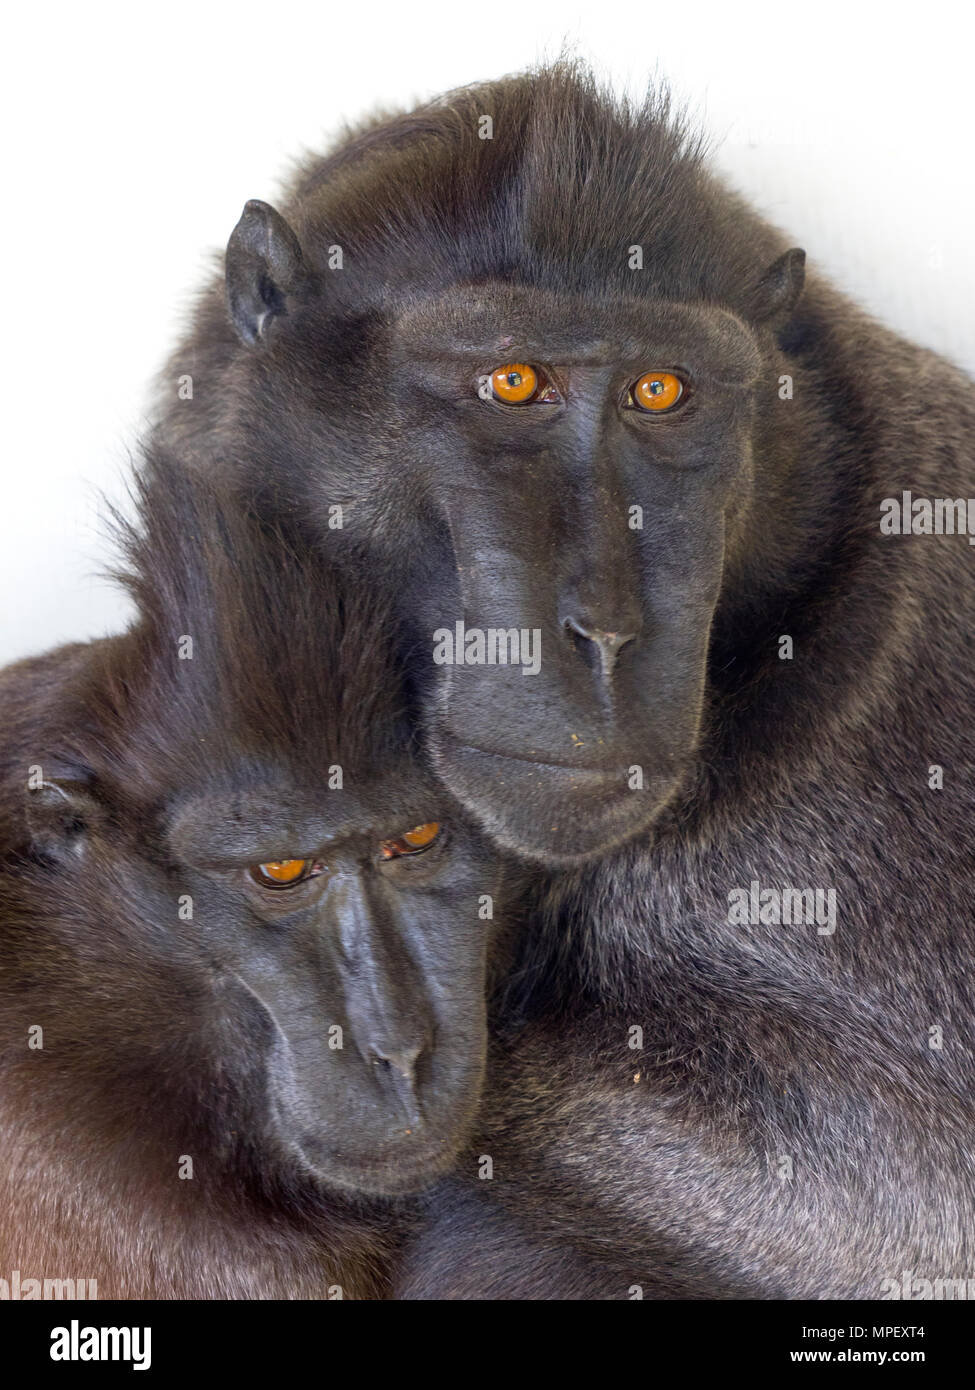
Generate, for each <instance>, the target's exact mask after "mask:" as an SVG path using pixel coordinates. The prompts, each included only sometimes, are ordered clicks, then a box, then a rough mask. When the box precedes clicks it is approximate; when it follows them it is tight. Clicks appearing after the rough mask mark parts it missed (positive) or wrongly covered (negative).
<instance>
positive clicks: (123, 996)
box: [0, 457, 504, 1298]
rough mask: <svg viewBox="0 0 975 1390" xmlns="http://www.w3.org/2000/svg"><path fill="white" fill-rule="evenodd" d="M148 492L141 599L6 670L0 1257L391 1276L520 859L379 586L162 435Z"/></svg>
mask: <svg viewBox="0 0 975 1390" xmlns="http://www.w3.org/2000/svg"><path fill="white" fill-rule="evenodd" d="M138 496H139V501H140V511H141V516H140V520H139V523H138V525H137V526H136V527H134V528H133V527H131V526H129V527H128V528H127V529H126V526H125V523H120V525H121V526H122V528H123V534H124V545H125V552H126V561H125V564H126V571H125V573H126V582H127V583H128V585H129V587H130V589H131V591H132V593H133V594H134V596H135V599H136V602H137V611H138V617H137V620H136V622H135V624H134V625H133V627H132V628H131V629H130V630H129V631H128V632H127V633H125V634H124V635H122V636H120V637H117V638H110V639H106V640H104V641H101V642H96V643H93V644H91V645H90V646H87V647H86V646H73V647H68V648H63V649H61V650H59V651H57V652H54V653H52V654H50V655H48V656H45V657H41V658H38V659H36V660H32V661H27V662H23V663H21V664H19V665H18V666H14V667H11V668H9V669H8V670H7V671H6V672H4V673H3V675H2V676H0V700H2V708H3V712H4V723H5V739H4V746H3V755H2V757H3V761H2V782H3V796H2V799H0V804H2V807H3V812H2V814H3V820H2V822H0V830H2V839H0V1040H2V1041H0V1067H2V1080H0V1268H2V1269H3V1270H4V1271H9V1270H13V1269H17V1270H20V1271H21V1274H22V1277H23V1278H28V1277H36V1278H42V1277H43V1278H48V1277H50V1278H75V1279H85V1280H88V1279H94V1280H95V1281H96V1282H97V1291H98V1296H99V1297H102V1298H104V1297H113V1296H114V1297H148V1296H155V1297H181V1298H189V1297H309V1298H327V1297H338V1296H344V1297H381V1296H383V1294H384V1292H385V1290H386V1288H387V1286H388V1277H389V1263H390V1260H391V1258H392V1256H393V1255H394V1254H395V1252H396V1250H397V1248H398V1243H399V1241H400V1240H401V1237H402V1233H403V1231H404V1230H405V1228H406V1226H407V1225H408V1219H409V1216H408V1207H407V1206H406V1205H405V1204H404V1202H403V1196H404V1195H405V1194H408V1193H411V1192H414V1191H416V1190H417V1189H420V1188H423V1187H424V1186H426V1185H428V1184H429V1183H431V1182H432V1181H433V1180H434V1179H435V1178H436V1177H437V1176H438V1175H439V1174H441V1173H443V1172H444V1171H445V1170H446V1169H447V1168H448V1167H449V1165H450V1162H451V1160H452V1158H453V1157H454V1155H455V1153H456V1152H457V1150H458V1148H459V1147H460V1146H461V1145H462V1143H463V1142H464V1141H465V1140H466V1139H467V1137H468V1135H469V1132H470V1129H471V1125H472V1122H473V1118H474V1114H475V1112H476V1109H477V1104H478V1100H479V1097H480V1091H481V1086H482V1080H483V1070H484V1056H485V1043H486V999H487V994H488V989H489V981H488V974H487V971H488V948H489V946H491V947H492V950H493V951H494V952H495V954H497V953H498V952H499V951H500V943H501V937H502V929H503V921H502V907H503V904H502V900H501V899H502V896H503V891H502V880H503V878H504V871H503V869H502V867H501V862H500V860H499V858H498V856H497V854H496V853H495V852H494V851H493V850H491V849H490V848H489V847H488V846H487V845H486V844H485V843H484V842H483V841H482V840H481V838H480V837H479V835H478V834H477V833H476V832H473V831H471V830H469V829H468V828H467V827H466V826H465V824H464V821H463V819H462V818H461V817H460V816H458V815H456V814H455V812H454V808H453V805H452V803H451V801H450V798H449V796H448V795H447V794H446V793H445V792H444V791H443V789H442V788H440V787H438V786H436V785H435V784H434V783H433V781H432V779H431V778H430V776H429V774H428V773H427V772H426V771H425V768H424V763H423V760H422V755H421V753H420V750H419V749H418V747H416V745H415V740H414V739H413V737H412V733H411V727H410V724H409V722H408V710H407V705H406V697H405V696H404V692H403V685H402V679H401V676H400V673H399V672H398V669H397V667H396V664H395V662H394V661H392V660H391V657H390V652H391V643H390V641H389V635H388V628H389V622H388V617H387V616H386V614H385V612H384V608H383V605H382V604H381V603H380V602H379V601H378V600H375V599H370V597H369V595H368V591H367V590H366V589H365V588H364V587H363V585H362V584H361V583H359V584H357V585H356V587H355V590H354V591H352V590H350V589H347V588H344V587H343V586H342V585H341V584H339V583H338V582H337V580H336V577H335V576H334V575H332V574H331V573H330V571H329V570H328V569H327V568H326V567H324V566H322V565H320V564H317V565H315V566H314V567H309V565H308V564H307V563H303V562H302V560H301V558H300V557H299V556H298V555H296V554H295V553H294V552H293V551H292V550H290V549H289V548H288V547H287V546H286V545H285V544H284V543H282V542H281V540H280V538H279V537H276V536H275V534H274V532H273V529H272V528H268V527H265V526H262V525H260V524H259V523H256V522H254V521H253V520H252V519H250V518H247V517H245V516H244V515H243V514H242V513H239V512H237V511H234V510H230V511H227V510H226V509H224V508H222V507H221V505H220V502H219V498H218V496H217V494H216V492H215V491H214V490H213V489H211V488H210V487H209V485H208V484H207V483H206V481H205V480H203V479H199V478H198V479H195V480H193V481H191V480H190V479H189V478H188V477H186V476H184V475H183V473H182V472H181V470H180V469H179V468H178V467H176V466H175V465H173V464H172V462H171V461H166V460H165V459H162V458H158V457H157V458H155V459H153V460H151V461H150V462H149V463H148V464H147V466H146V468H145V471H144V472H143V474H142V477H141V480H140V483H139V487H138ZM495 908H497V910H495Z"/></svg>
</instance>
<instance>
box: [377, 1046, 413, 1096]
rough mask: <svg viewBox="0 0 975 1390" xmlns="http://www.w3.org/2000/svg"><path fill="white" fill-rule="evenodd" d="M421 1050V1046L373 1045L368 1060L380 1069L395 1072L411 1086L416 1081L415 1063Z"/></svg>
mask: <svg viewBox="0 0 975 1390" xmlns="http://www.w3.org/2000/svg"><path fill="white" fill-rule="evenodd" d="M422 1051H423V1048H422V1047H404V1048H398V1049H393V1048H383V1047H377V1046H375V1045H373V1047H372V1048H371V1049H370V1052H371V1057H370V1060H371V1061H372V1064H373V1066H375V1067H377V1068H379V1069H380V1070H381V1071H384V1072H396V1073H397V1074H398V1075H400V1076H401V1077H403V1079H404V1080H405V1081H408V1082H409V1084H410V1086H411V1087H412V1086H413V1085H415V1083H416V1063H417V1059H418V1057H419V1056H420V1053H421V1052H422Z"/></svg>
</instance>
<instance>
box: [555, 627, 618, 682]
mask: <svg viewBox="0 0 975 1390" xmlns="http://www.w3.org/2000/svg"><path fill="white" fill-rule="evenodd" d="M565 627H566V629H567V631H569V632H570V633H571V634H572V636H573V639H574V640H575V642H576V645H577V646H580V647H582V646H583V644H585V643H592V645H593V646H594V647H595V648H596V651H598V653H599V664H600V671H601V673H602V677H603V680H609V678H610V677H611V676H612V674H613V669H614V667H615V666H616V660H617V657H618V656H619V654H620V652H621V651H622V649H623V648H624V647H625V646H626V644H627V642H633V641H635V640H636V633H635V632H606V631H605V630H604V629H603V628H600V627H596V626H595V625H594V624H593V623H591V622H589V621H588V620H586V619H585V618H566V620H565ZM590 650H591V648H590Z"/></svg>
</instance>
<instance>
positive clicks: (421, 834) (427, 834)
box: [379, 820, 440, 859]
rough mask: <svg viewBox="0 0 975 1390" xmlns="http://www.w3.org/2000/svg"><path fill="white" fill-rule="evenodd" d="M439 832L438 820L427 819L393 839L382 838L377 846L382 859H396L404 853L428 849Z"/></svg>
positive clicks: (414, 852) (416, 852)
mask: <svg viewBox="0 0 975 1390" xmlns="http://www.w3.org/2000/svg"><path fill="white" fill-rule="evenodd" d="M439 834H440V822H439V821H436V820H431V821H427V822H426V824H425V825H415V826H414V827H413V829H412V830H407V831H406V832H405V833H404V834H402V835H398V836H397V837H396V839H395V840H384V841H383V842H382V844H381V845H380V847H379V853H380V854H381V855H382V857H383V859H398V858H400V856H401V855H404V854H419V853H420V852H421V851H422V850H425V849H429V848H430V846H431V845H432V844H433V842H434V840H435V839H436V838H437V836H438V835H439Z"/></svg>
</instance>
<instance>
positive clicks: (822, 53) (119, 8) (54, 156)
mask: <svg viewBox="0 0 975 1390" xmlns="http://www.w3.org/2000/svg"><path fill="white" fill-rule="evenodd" d="M971 13H972V7H971V6H970V5H968V4H965V3H962V0H959V3H955V4H945V3H940V0H937V2H936V3H923V4H917V3H912V4H907V3H903V0H896V2H895V3H886V4H885V3H856V2H855V0H850V2H849V3H846V4H839V3H834V0H819V2H818V3H816V4H811V3H802V4H800V3H777V4H771V3H765V0H696V3H695V2H692V3H690V4H687V5H679V4H674V3H668V4H661V3H649V0H642V3H639V4H638V3H635V0H634V3H633V4H631V5H616V4H612V3H603V2H602V0H600V3H596V4H591V5H590V6H589V7H587V10H586V12H585V14H584V15H582V14H581V12H580V11H578V10H573V8H572V7H570V6H560V5H559V4H557V3H555V4H553V3H552V0H535V3H532V0H512V3H510V4H507V5H506V4H504V3H499V0H490V3H482V4H468V3H460V2H459V0H452V3H439V4H426V5H417V4H415V3H403V0H399V3H396V4H390V3H389V0H381V7H380V8H376V7H375V0H374V3H373V4H370V3H369V0H365V3H362V4H343V5H341V6H336V5H332V4H328V3H325V4H321V3H319V4H315V3H310V2H309V0H306V2H305V3H297V2H296V0H274V3H270V4H268V3H262V4H253V3H249V0H233V3H230V0H221V2H220V3H215V0H210V3H207V0H199V3H196V4H187V5H182V4H180V3H167V4H162V3H158V2H157V3H153V0H148V3H146V0H141V2H140V3H138V4H131V3H128V4H125V5H123V4H118V5H115V4H108V3H93V4H92V3H89V4H85V5H80V4H75V3H71V4H67V3H65V4H63V5H46V6H43V7H41V6H27V5H20V6H17V7H16V17H15V18H11V17H10V15H9V13H8V16H7V17H6V19H5V24H4V29H5V33H4V43H5V49H6V52H5V62H4V74H3V82H2V92H0V115H2V124H0V130H2V131H3V136H2V140H3V144H4V152H5V159H4V165H3V169H4V176H3V193H4V216H3V218H2V220H0V239H2V253H3V255H2V286H3V299H4V308H5V313H4V323H3V347H2V351H3V354H4V364H3V383H4V387H5V400H4V407H5V409H4V415H5V419H4V425H5V429H4V446H3V447H4V454H3V458H2V473H0V586H2V587H0V593H2V596H3V598H2V611H0V663H3V662H5V661H8V660H10V659H13V658H15V657H18V656H21V655H25V654H27V653H30V652H34V651H40V650H43V649H44V648H46V647H49V646H52V645H54V644H55V643H58V642H62V641H66V640H69V639H74V638H81V637H88V636H94V635H98V634H100V633H103V632H106V631H111V630H114V629H117V628H118V627H120V626H121V625H122V624H123V623H124V621H125V608H124V606H123V603H122V600H121V599H120V598H119V597H118V596H117V595H116V594H115V593H114V591H113V590H112V589H111V588H110V587H109V586H108V585H107V584H106V583H105V582H104V581H102V580H100V579H98V578H97V573H98V570H99V567H100V566H101V565H103V564H104V563H105V562H106V560H107V558H108V547H107V545H106V543H105V542H104V540H103V539H102V536H101V533H100V529H99V525H100V523H99V514H100V503H99V494H100V493H101V492H103V491H104V492H106V493H107V494H108V495H110V496H118V495H119V494H120V491H121V485H122V480H123V478H124V475H125V470H126V467H127V459H128V450H129V447H130V446H131V443H132V441H133V440H134V439H135V438H136V437H137V434H138V431H139V428H140V422H141V420H142V418H143V411H144V408H145V403H146V401H147V399H148V388H149V384H150V382H151V379H152V377H153V374H154V373H155V372H156V371H157V369H158V368H159V366H160V365H161V363H162V361H163V358H164V355H165V353H166V351H167V350H168V348H169V347H170V346H171V345H172V343H173V342H174V339H175V337H176V335H177V333H178V331H179V326H180V323H181V320H182V317H183V316H184V315H185V312H186V307H187V305H188V302H189V299H190V296H191V293H192V291H193V289H194V288H195V287H196V286H197V285H198V284H199V283H200V281H201V280H202V278H203V276H204V274H205V271H206V268H207V266H208V264H209V263H210V257H211V256H212V254H213V252H214V251H215V250H219V249H220V248H222V246H223V245H224V244H225V242H226V239H227V236H228V234H229V232H230V230H231V228H232V226H233V224H234V222H235V221H236V220H237V217H238V215H239V212H240V209H241V206H242V205H243V203H244V201H245V200H246V199H247V198H249V197H263V198H268V199H270V200H273V198H274V195H275V190H276V181H277V179H278V177H279V176H280V175H281V174H283V173H284V172H285V171H286V169H287V166H288V163H289V160H290V159H291V158H292V157H293V156H295V155H296V154H297V153H298V152H299V151H300V150H301V149H302V148H303V147H304V148H312V149H314V148H316V147H317V146H319V145H320V143H321V141H322V137H323V136H324V135H326V134H328V133H330V132H333V131H334V130H336V129H337V128H338V127H339V126H340V124H341V122H342V120H343V119H345V118H350V119H355V118H357V117H358V116H360V115H362V114H364V113H366V112H368V111H369V110H370V109H372V108H374V107H375V106H377V105H382V106H395V105H401V104H409V103H411V102H412V101H414V100H416V99H420V98H424V97H427V96H430V95H432V94H434V93H436V92H438V91H440V90H444V89H447V88H450V87H454V86H459V85H462V84H464V83H467V82H472V81H476V80H480V79H483V78H489V77H496V76H498V75H500V74H503V73H505V72H510V71H514V70H517V69H519V68H522V67H524V66H526V65H528V64H529V63H531V62H533V61H535V60H536V59H538V58H540V57H546V56H548V57H551V56H554V55H556V54H557V53H558V51H559V49H560V48H561V46H562V44H563V42H567V43H568V44H569V45H570V47H571V48H572V49H573V50H574V51H575V52H577V53H579V54H580V55H581V56H584V57H588V58H589V59H591V60H592V61H593V63H594V64H595V66H596V68H597V70H598V71H599V72H600V73H601V74H602V75H604V76H609V77H611V78H612V79H613V80H614V82H615V83H616V84H617V85H618V86H619V87H620V88H627V89H629V90H631V91H633V92H639V91H640V90H642V88H643V87H644V85H645V83H646V81H647V80H648V78H649V77H651V76H652V75H653V74H654V72H657V73H659V74H661V75H662V76H664V77H666V78H667V79H668V80H669V81H670V83H671V85H672V86H673V88H674V90H675V92H676V93H677V95H678V96H679V97H681V98H682V99H684V100H686V101H687V102H689V103H690V105H691V108H692V110H693V111H694V112H695V113H696V114H697V115H698V116H699V118H700V120H701V122H702V123H703V124H704V126H705V128H706V129H707V130H708V131H709V133H710V134H711V136H712V138H713V141H714V148H715V153H714V158H715V162H716V163H717V165H718V166H719V167H720V168H721V169H723V170H724V171H726V173H727V174H728V175H729V176H730V178H731V179H732V181H733V182H734V183H735V184H737V185H738V186H739V187H740V188H742V189H743V190H744V191H745V192H746V193H748V194H749V195H750V196H751V197H752V198H753V199H754V201H756V202H757V203H758V205H759V206H760V207H761V208H763V209H764V210H765V211H766V213H767V214H769V215H770V216H771V217H772V219H773V220H774V221H776V222H777V223H778V224H779V225H781V226H783V227H784V228H786V229H788V230H789V231H790V233H792V235H793V237H794V239H795V241H796V242H797V243H799V244H801V245H803V246H805V247H806V249H807V251H808V253H809V256H810V259H811V261H812V262H814V263H815V264H817V265H818V266H819V267H820V268H821V269H825V270H827V271H828V272H829V273H831V274H832V275H833V276H834V278H835V279H836V280H837V281H838V282H839V283H840V284H841V285H842V286H843V287H845V288H846V289H847V290H849V291H850V292H851V293H853V294H854V295H856V296H857V297H858V298H859V299H860V300H861V301H863V302H864V303H866V304H867V305H868V306H869V307H870V308H871V309H872V310H874V311H875V312H876V313H878V314H880V315H881V316H882V317H884V318H885V319H886V320H888V321H889V322H890V323H892V324H893V325H894V326H896V327H897V328H898V329H900V330H901V331H903V332H904V333H906V334H908V335H910V336H912V337H914V338H916V339H919V340H921V341H923V342H924V343H926V344H929V345H930V346H932V347H935V348H937V349H939V350H941V351H943V352H945V353H947V354H948V355H949V356H952V357H954V358H955V359H956V360H957V361H959V362H961V363H962V364H963V365H965V366H966V367H967V368H968V369H969V370H975V327H973V315H972V308H973V303H975V293H973V291H975V254H973V249H972V246H973V227H975V197H973V179H972V168H973V153H972V136H973V117H972V95H973V94H972V87H973V77H972V39H973V26H972V21H971V19H970V18H968V17H966V15H970V14H971Z"/></svg>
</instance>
